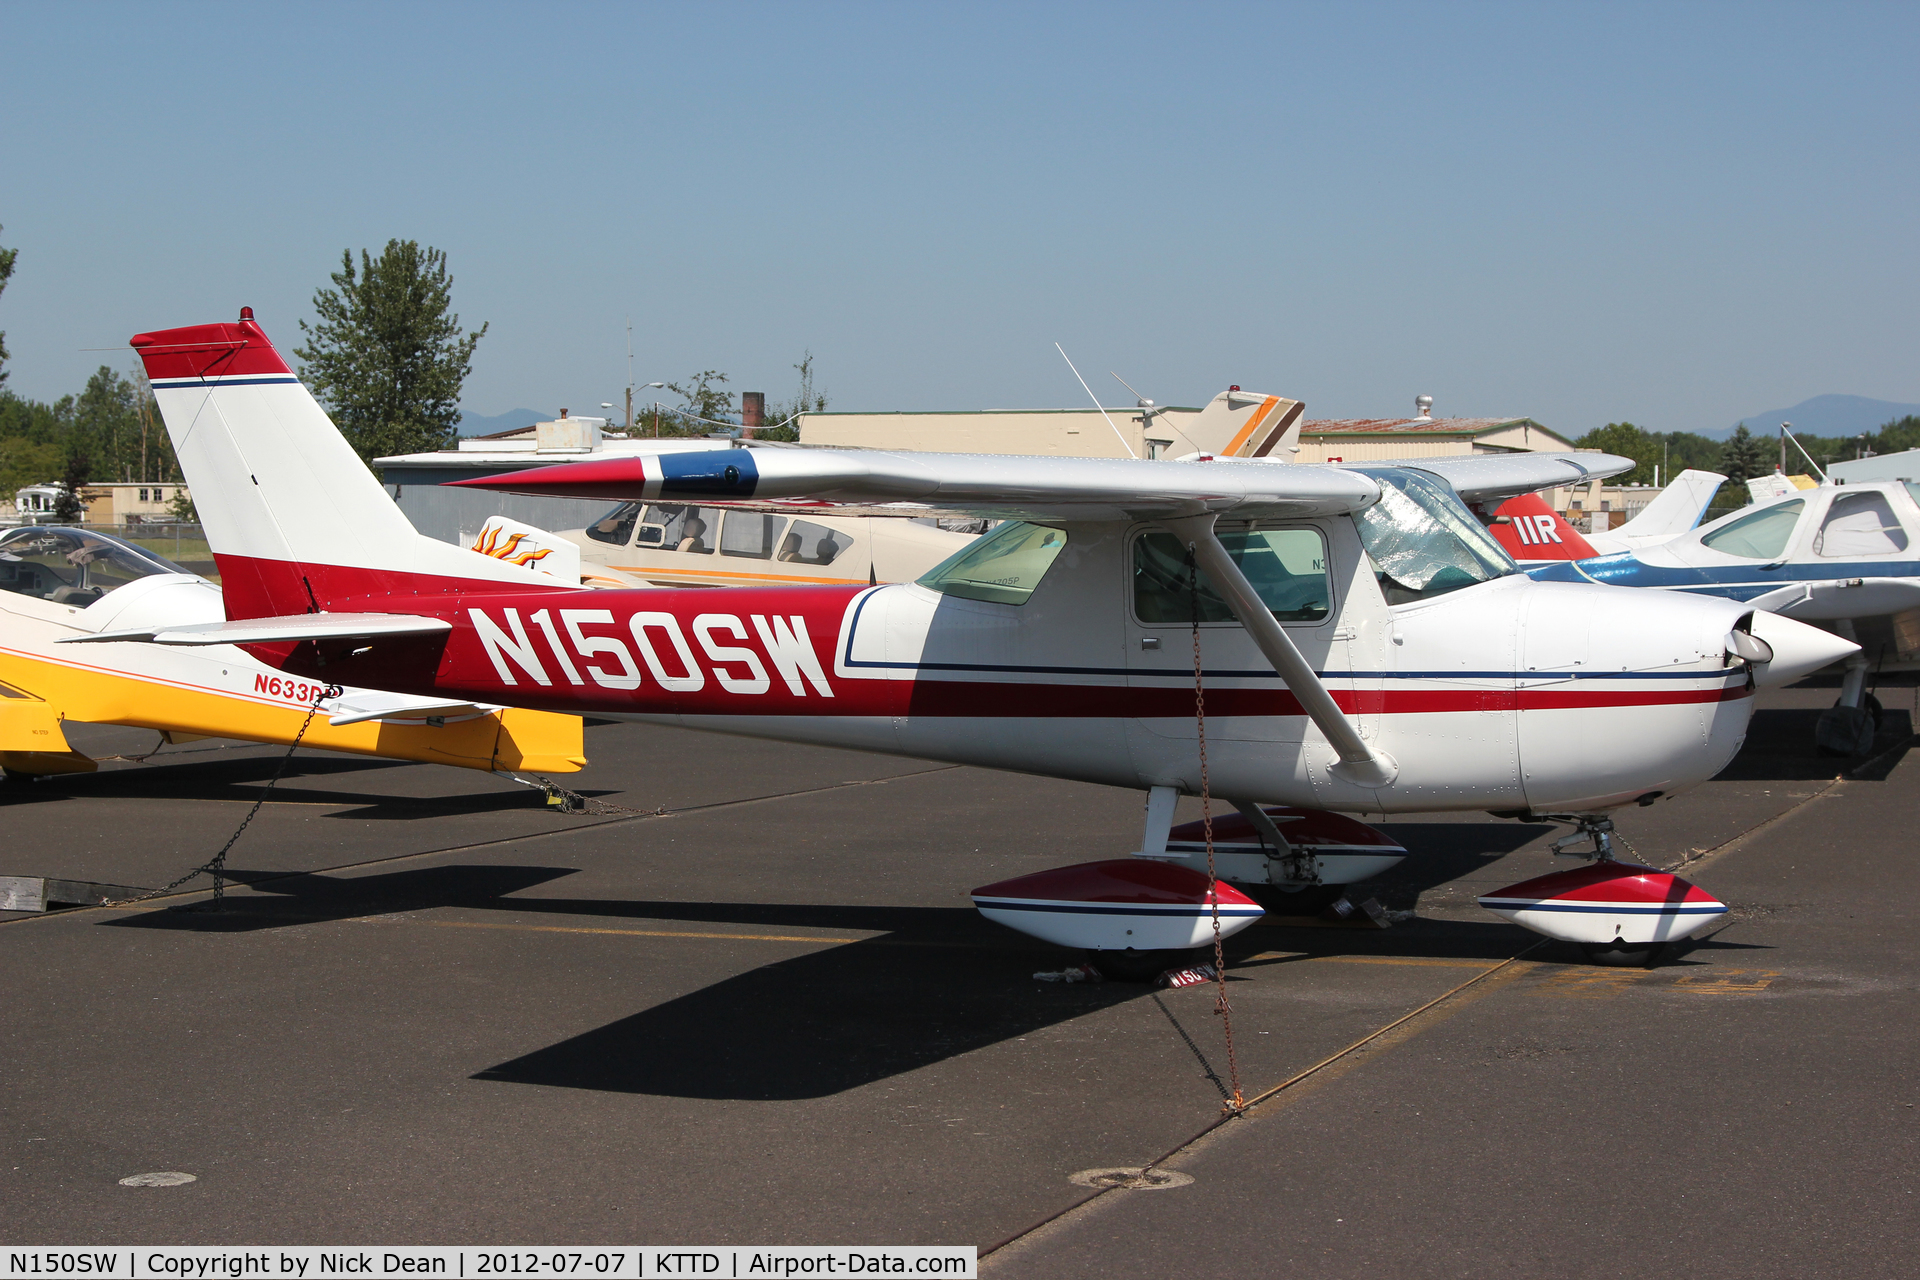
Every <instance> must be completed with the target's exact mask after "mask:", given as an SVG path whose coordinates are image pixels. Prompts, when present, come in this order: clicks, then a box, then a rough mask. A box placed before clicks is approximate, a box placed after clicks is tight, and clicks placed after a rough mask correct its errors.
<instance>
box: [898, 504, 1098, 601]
mask: <svg viewBox="0 0 1920 1280" xmlns="http://www.w3.org/2000/svg"><path fill="white" fill-rule="evenodd" d="M1066 547H1067V535H1066V532H1065V530H1062V529H1049V528H1047V527H1046V526H1045V525H1037V524H1027V523H1025V522H1024V521H1020V520H1009V521H1007V522H1006V523H1005V524H1003V525H1001V526H1000V527H999V528H998V529H995V530H994V531H993V532H992V533H990V534H987V535H986V536H985V537H982V538H981V539H980V540H979V541H977V542H975V543H973V545H971V546H969V547H966V548H965V549H963V550H962V551H961V552H960V553H959V554H957V555H954V556H952V557H950V558H948V559H947V560H945V561H943V562H941V563H940V564H937V565H935V566H934V567H933V568H932V569H930V570H928V571H927V574H926V576H925V577H923V578H921V579H920V585H921V586H923V587H931V588H932V589H933V590H935V591H938V592H940V593H941V594H942V595H949V596H960V597H962V598H964V599H967V600H985V601H988V602H990V603H992V604H1025V603H1026V602H1027V599H1028V597H1030V596H1031V595H1033V589H1034V588H1035V587H1037V586H1039V585H1040V579H1042V578H1044V577H1046V576H1047V570H1048V569H1051V568H1052V567H1053V561H1054V557H1055V556H1058V555H1059V554H1060V553H1061V552H1062V551H1064V550H1066Z"/></svg>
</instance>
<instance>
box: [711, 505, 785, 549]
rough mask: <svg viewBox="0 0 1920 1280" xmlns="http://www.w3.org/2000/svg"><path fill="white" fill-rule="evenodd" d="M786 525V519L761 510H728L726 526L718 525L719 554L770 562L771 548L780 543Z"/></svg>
mask: <svg viewBox="0 0 1920 1280" xmlns="http://www.w3.org/2000/svg"><path fill="white" fill-rule="evenodd" d="M786 523H787V518H786V517H785V516H776V515H769V514H768V513H766V512H764V511H729V512H727V519H726V523H725V524H724V525H722V526H721V531H720V554H721V555H723V556H746V557H748V558H749V559H753V560H768V559H771V558H772V557H773V549H774V546H775V544H777V543H778V542H779V540H780V530H781V528H782V527H784V526H785V525H786Z"/></svg>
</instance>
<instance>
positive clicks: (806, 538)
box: [775, 520, 1018, 603]
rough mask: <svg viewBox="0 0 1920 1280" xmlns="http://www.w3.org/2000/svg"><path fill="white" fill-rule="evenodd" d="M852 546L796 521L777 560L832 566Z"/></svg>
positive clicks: (936, 568)
mask: <svg viewBox="0 0 1920 1280" xmlns="http://www.w3.org/2000/svg"><path fill="white" fill-rule="evenodd" d="M852 545H853V539H852V538H851V537H849V536H848V535H846V534H844V533H837V532H835V531H834V530H832V529H829V528H827V527H826V526H825V525H820V524H815V523H813V521H811V520H795V521H794V522H793V528H791V529H789V530H788V531H787V536H786V537H784V538H782V539H781V540H780V554H779V555H778V556H777V557H775V558H776V559H778V560H784V561H788V562H790V563H793V564H832V563H833V562H834V560H835V559H837V558H838V557H839V555H840V553H841V552H842V551H845V550H846V549H847V548H848V547H850V546H852ZM939 571H940V566H938V565H936V566H934V569H933V572H934V573H938V572H939ZM1016 603H1018V602H1016Z"/></svg>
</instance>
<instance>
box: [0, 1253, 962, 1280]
mask: <svg viewBox="0 0 1920 1280" xmlns="http://www.w3.org/2000/svg"><path fill="white" fill-rule="evenodd" d="M979 1253H980V1251H979V1250H978V1249H977V1248H975V1247H974V1246H972V1245H964V1246H962V1245H754V1246H748V1245H616V1246H591V1247H582V1246H575V1245H567V1246H559V1245H543V1246H540V1247H538V1248H528V1247H516V1248H476V1247H473V1246H469V1245H420V1246H405V1247H403V1246H399V1245H379V1246H374V1245H338V1246H336V1245H292V1246H287V1247H279V1246H273V1245H247V1246H244V1247H243V1246H231V1247H222V1246H218V1245H181V1246H166V1245H138V1246H134V1245H113V1246H108V1245H100V1246H89V1247H85V1248H46V1247H40V1248H32V1249H17V1248H7V1249H5V1250H4V1251H3V1252H0V1258H3V1259H4V1261H5V1264H6V1266H5V1269H4V1270H3V1271H0V1280H26V1278H27V1277H48V1276H56V1277H57V1276H68V1277H78V1278H81V1280H103V1278H104V1280H365V1278H366V1277H395V1278H399V1277H406V1278H408V1280H411V1278H412V1277H419V1276H429V1277H432V1276H437V1277H442V1278H443V1280H551V1278H553V1277H577V1278H578V1280H651V1277H654V1276H700V1277H705V1278H707V1280H769V1278H775V1277H777V1278H778V1280H788V1278H790V1277H800V1276H808V1277H813V1276H835V1277H839V1276H862V1277H865V1276H950V1277H952V1276H958V1277H965V1278H966V1280H972V1277H974V1276H977V1275H978V1274H979Z"/></svg>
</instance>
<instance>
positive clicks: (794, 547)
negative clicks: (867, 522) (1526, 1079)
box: [774, 520, 853, 565]
mask: <svg viewBox="0 0 1920 1280" xmlns="http://www.w3.org/2000/svg"><path fill="white" fill-rule="evenodd" d="M852 545H853V538H852V537H851V536H849V535H847V534H844V533H841V532H840V531H839V530H837V529H829V528H827V526H825V525H823V524H815V523H814V522H813V521H811V520H795V521H794V522H793V528H791V529H789V530H787V536H786V537H784V538H782V539H780V552H779V554H778V555H776V556H775V557H774V559H776V560H779V561H781V562H783V563H786V564H822V565H824V564H832V563H833V562H834V561H835V560H837V559H839V557H840V553H841V552H842V551H845V550H846V549H847V548H848V547H850V546H852Z"/></svg>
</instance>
